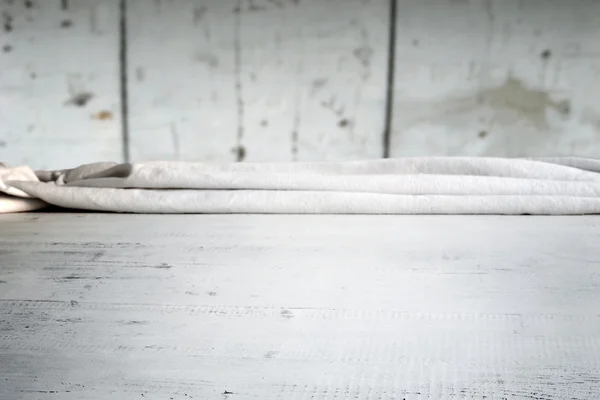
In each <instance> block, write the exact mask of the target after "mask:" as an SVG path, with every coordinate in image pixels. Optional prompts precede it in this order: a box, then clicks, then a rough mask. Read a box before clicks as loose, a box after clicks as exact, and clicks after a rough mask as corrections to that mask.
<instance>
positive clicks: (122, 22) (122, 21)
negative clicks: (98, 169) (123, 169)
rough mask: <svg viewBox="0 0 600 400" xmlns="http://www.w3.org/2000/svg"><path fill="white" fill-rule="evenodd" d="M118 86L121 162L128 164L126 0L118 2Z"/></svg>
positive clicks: (129, 154) (129, 153)
mask: <svg viewBox="0 0 600 400" xmlns="http://www.w3.org/2000/svg"><path fill="white" fill-rule="evenodd" d="M119 80H120V82H119V84H120V100H121V137H122V141H123V143H122V148H123V155H122V157H123V162H130V160H131V152H130V150H129V149H130V140H129V98H128V91H127V85H128V79H127V0H120V2H119Z"/></svg>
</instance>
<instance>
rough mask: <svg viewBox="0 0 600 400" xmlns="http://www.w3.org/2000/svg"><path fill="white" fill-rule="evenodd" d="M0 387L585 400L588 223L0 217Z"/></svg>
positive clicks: (592, 237) (12, 394) (592, 376)
mask: <svg viewBox="0 0 600 400" xmlns="http://www.w3.org/2000/svg"><path fill="white" fill-rule="evenodd" d="M0 226H2V229H0V398H7V399H12V398H19V399H38V398H46V396H49V395H50V394H51V395H52V396H51V398H53V399H73V398H77V399H92V400H94V399H106V398H107V397H110V398H111V399H131V398H145V399H189V398H192V399H205V398H215V399H219V398H221V399H222V398H229V399H307V398H309V399H363V400H366V399H390V400H391V399H411V400H412V399H423V398H431V399H448V400H449V399H455V398H461V399H482V398H487V399H509V398H518V399H521V398H524V399H565V398H569V399H592V398H595V396H596V394H597V393H599V392H600V353H598V351H597V348H598V346H599V342H598V341H599V338H600V337H599V332H600V315H599V313H598V310H599V309H600V291H599V290H598V288H599V287H600V272H599V269H598V261H597V260H599V259H600V239H599V236H598V235H597V231H598V227H599V220H598V218H597V217H564V218H563V217H555V218H547V217H540V218H538V217H495V216H486V217H477V216H400V217H390V216H378V217H374V216H284V215H280V216H259V215H220V216H217V215H194V216H153V215H137V216H135V215H114V214H108V215H106V214H69V213H57V214H43V213H40V214H21V215H2V216H0Z"/></svg>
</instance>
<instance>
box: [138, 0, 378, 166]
mask: <svg viewBox="0 0 600 400" xmlns="http://www.w3.org/2000/svg"><path fill="white" fill-rule="evenodd" d="M387 9H388V2H387V0H370V1H364V0H329V1H322V0H293V1H292V0H275V1H274V0H254V1H237V0H235V1H234V0H227V1H216V0H215V1H208V0H207V1H193V0H175V1H168V0H163V1H160V0H157V1H153V2H151V3H150V2H148V1H144V0H129V1H128V14H127V15H128V31H129V35H128V48H129V52H128V54H129V68H128V70H129V82H130V84H129V86H128V87H129V93H130V96H129V97H130V117H131V119H130V124H131V149H132V155H133V159H134V160H148V159H168V160H173V159H175V160H225V161H229V160H236V159H237V160H251V161H262V160H271V161H275V160H334V159H335V160H340V159H356V158H374V157H380V156H381V154H382V134H383V124H384V110H385V87H386V86H385V76H386V57H387V32H388V25H387V21H388V17H387V14H386V12H387Z"/></svg>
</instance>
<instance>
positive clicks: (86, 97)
mask: <svg viewBox="0 0 600 400" xmlns="http://www.w3.org/2000/svg"><path fill="white" fill-rule="evenodd" d="M93 97H94V94H93V93H90V92H80V93H76V94H74V95H72V96H71V98H69V99H68V100H67V101H66V104H67V105H73V106H77V107H85V105H86V104H87V103H89V101H90V100H91V99H92V98H93Z"/></svg>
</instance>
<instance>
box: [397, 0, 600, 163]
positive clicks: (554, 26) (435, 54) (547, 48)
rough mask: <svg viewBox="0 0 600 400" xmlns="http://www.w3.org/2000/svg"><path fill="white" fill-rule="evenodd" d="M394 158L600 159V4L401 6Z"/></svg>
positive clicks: (491, 0)
mask: <svg viewBox="0 0 600 400" xmlns="http://www.w3.org/2000/svg"><path fill="white" fill-rule="evenodd" d="M396 23H397V41H396V42H397V43H396V65H397V68H396V75H395V102H394V114H393V135H392V141H391V142H392V144H391V154H392V156H413V155H477V156H479V155H481V156H509V157H510V156H549V155H578V156H586V157H598V156H600V145H599V143H600V141H599V139H600V106H599V104H598V101H597V98H598V96H599V95H600V79H599V77H600V44H599V43H600V42H599V41H598V40H596V37H597V36H598V33H600V2H598V1H592V0H582V1H577V2H576V3H571V2H569V3H567V2H562V1H558V0H533V1H520V0H508V1H505V0H472V1H461V0H443V1H427V2H423V1H420V0H398V12H397V21H396Z"/></svg>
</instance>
